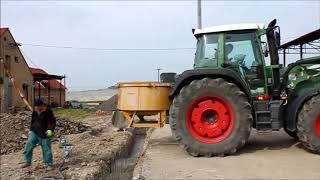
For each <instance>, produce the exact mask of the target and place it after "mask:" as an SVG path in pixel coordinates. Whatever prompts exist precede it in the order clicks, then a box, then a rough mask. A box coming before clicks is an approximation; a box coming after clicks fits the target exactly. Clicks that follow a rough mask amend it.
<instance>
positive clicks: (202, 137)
mask: <svg viewBox="0 0 320 180" xmlns="http://www.w3.org/2000/svg"><path fill="white" fill-rule="evenodd" d="M279 32H280V29H279V27H278V26H276V20H273V21H272V22H270V24H269V25H268V26H267V27H263V26H262V25H258V24H238V25H225V26H215V27H211V28H204V29H196V30H194V31H193V33H194V36H195V37H196V38H197V50H196V54H195V61H194V69H192V70H187V71H184V72H183V73H182V74H180V75H178V76H177V77H176V79H175V83H174V87H173V89H172V92H171V98H172V99H173V101H172V104H171V107H170V111H169V122H170V126H171V129H172V133H173V135H174V137H175V138H176V140H177V141H178V142H179V144H180V145H181V147H183V148H184V149H185V150H186V151H187V152H188V153H189V154H191V155H192V156H208V157H211V156H224V155H228V154H233V153H235V152H237V151H238V150H239V149H240V148H242V147H243V146H244V145H245V144H246V143H247V142H248V138H249V136H250V131H251V129H252V128H255V129H256V130H257V131H258V132H260V131H263V132H265V131H278V130H280V129H281V128H284V130H285V131H286V132H287V133H288V134H289V135H290V136H292V137H293V138H295V139H297V140H299V141H300V142H301V143H302V144H303V145H304V146H305V148H306V149H308V150H309V151H311V152H314V153H317V154H320V56H318V57H313V58H306V59H303V60H298V61H296V62H295V63H292V64H290V65H289V66H288V67H282V65H281V64H280V63H279V55H278V47H279V45H280V33H279ZM264 37H265V39H266V41H267V42H263V41H262V40H263V38H264ZM265 43H267V45H268V50H264V49H266V48H263V47H264V46H265V45H266V44H265ZM268 55H269V56H270V62H266V61H265V57H267V56H268ZM267 64H269V65H267Z"/></svg>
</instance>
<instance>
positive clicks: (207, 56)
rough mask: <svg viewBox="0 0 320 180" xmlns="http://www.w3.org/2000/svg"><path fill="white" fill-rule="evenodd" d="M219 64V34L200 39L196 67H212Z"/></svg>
mask: <svg viewBox="0 0 320 180" xmlns="http://www.w3.org/2000/svg"><path fill="white" fill-rule="evenodd" d="M217 64H218V34H207V35H203V36H201V37H199V38H198V44H197V51H196V57H195V67H198V68H199V67H212V66H217Z"/></svg>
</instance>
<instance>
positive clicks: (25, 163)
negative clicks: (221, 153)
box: [20, 162, 31, 168]
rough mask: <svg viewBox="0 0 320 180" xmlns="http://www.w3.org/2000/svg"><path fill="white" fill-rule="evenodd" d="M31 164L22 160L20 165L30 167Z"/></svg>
mask: <svg viewBox="0 0 320 180" xmlns="http://www.w3.org/2000/svg"><path fill="white" fill-rule="evenodd" d="M29 166H31V163H30V162H22V163H20V167H21V168H26V167H29Z"/></svg>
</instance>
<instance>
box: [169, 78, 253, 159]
mask: <svg viewBox="0 0 320 180" xmlns="http://www.w3.org/2000/svg"><path fill="white" fill-rule="evenodd" d="M252 119H253V118H252V109H251V105H250V103H249V102H248V99H247V96H246V95H245V94H244V93H243V92H242V91H241V90H240V89H239V88H238V87H237V86H236V85H235V84H233V83H229V82H227V81H226V80H224V79H221V78H217V79H211V78H204V79H201V80H194V81H192V82H191V83H190V84H189V85H187V86H185V87H183V88H182V89H181V91H180V93H179V94H178V95H177V96H176V97H175V98H174V100H173V103H172V105H171V108H170V126H171V130H172V133H173V135H174V137H175V138H176V140H177V141H178V142H179V144H180V146H182V147H183V148H184V149H185V150H186V151H187V152H189V154H191V155H192V156H201V155H204V156H208V157H211V156H214V155H218V156H224V155H226V154H233V153H235V152H236V151H237V150H238V149H240V148H241V147H243V146H244V145H245V144H246V142H247V140H248V138H249V135H250V131H251V125H252Z"/></svg>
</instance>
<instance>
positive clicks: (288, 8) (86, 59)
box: [1, 1, 320, 90]
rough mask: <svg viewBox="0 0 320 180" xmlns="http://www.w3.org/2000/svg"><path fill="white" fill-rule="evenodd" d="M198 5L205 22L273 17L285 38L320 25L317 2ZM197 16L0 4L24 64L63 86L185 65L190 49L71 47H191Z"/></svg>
mask: <svg viewBox="0 0 320 180" xmlns="http://www.w3.org/2000/svg"><path fill="white" fill-rule="evenodd" d="M202 8H203V27H207V26H212V25H221V24H230V23H252V22H253V23H256V22H258V23H259V22H260V23H269V22H270V21H271V20H272V19H274V18H277V19H278V25H280V26H281V35H282V41H283V42H285V41H288V40H290V39H292V38H294V37H298V36H300V35H303V34H305V33H307V32H310V31H312V30H315V29H317V28H320V1H302V2H300V1H227V2H226V1H204V2H203V7H202ZM196 15H197V14H196V1H177V2H172V1H120V2H112V1H108V2H106V1H98V2H91V1H90V2H89V1H79V2H77V1H63V2H61V1H59V2H58V1H45V2H37V1H35V2H25V1H1V27H9V28H10V30H11V32H12V34H13V35H14V37H15V39H16V41H17V42H19V43H22V44H23V45H22V47H21V49H22V50H23V53H24V54H25V55H26V59H27V62H28V63H29V65H30V66H33V67H39V68H43V69H45V70H46V71H47V72H49V73H52V74H66V76H67V86H68V88H69V90H85V89H99V88H104V87H108V86H110V85H113V84H115V83H116V82H118V81H134V80H136V81H143V80H156V79H157V72H156V68H157V67H160V68H162V69H163V71H165V72H177V73H180V72H182V71H184V70H186V69H191V68H192V65H193V58H194V50H193V49H179V50H171V51H149V50H148V51H147V50H139V51H134V50H131V51H110V50H88V49H77V48H98V49H112V48H114V49H119V48H120V49H121V48H123V49H134V48H136V49H143V48H194V47H195V43H196V41H195V38H194V37H193V35H192V32H191V29H192V28H195V27H196V24H197V22H196V20H197V16H196ZM27 44H34V45H49V46H67V47H74V48H73V49H70V48H65V49H63V48H52V47H51V48H46V47H37V46H30V45H27Z"/></svg>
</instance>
